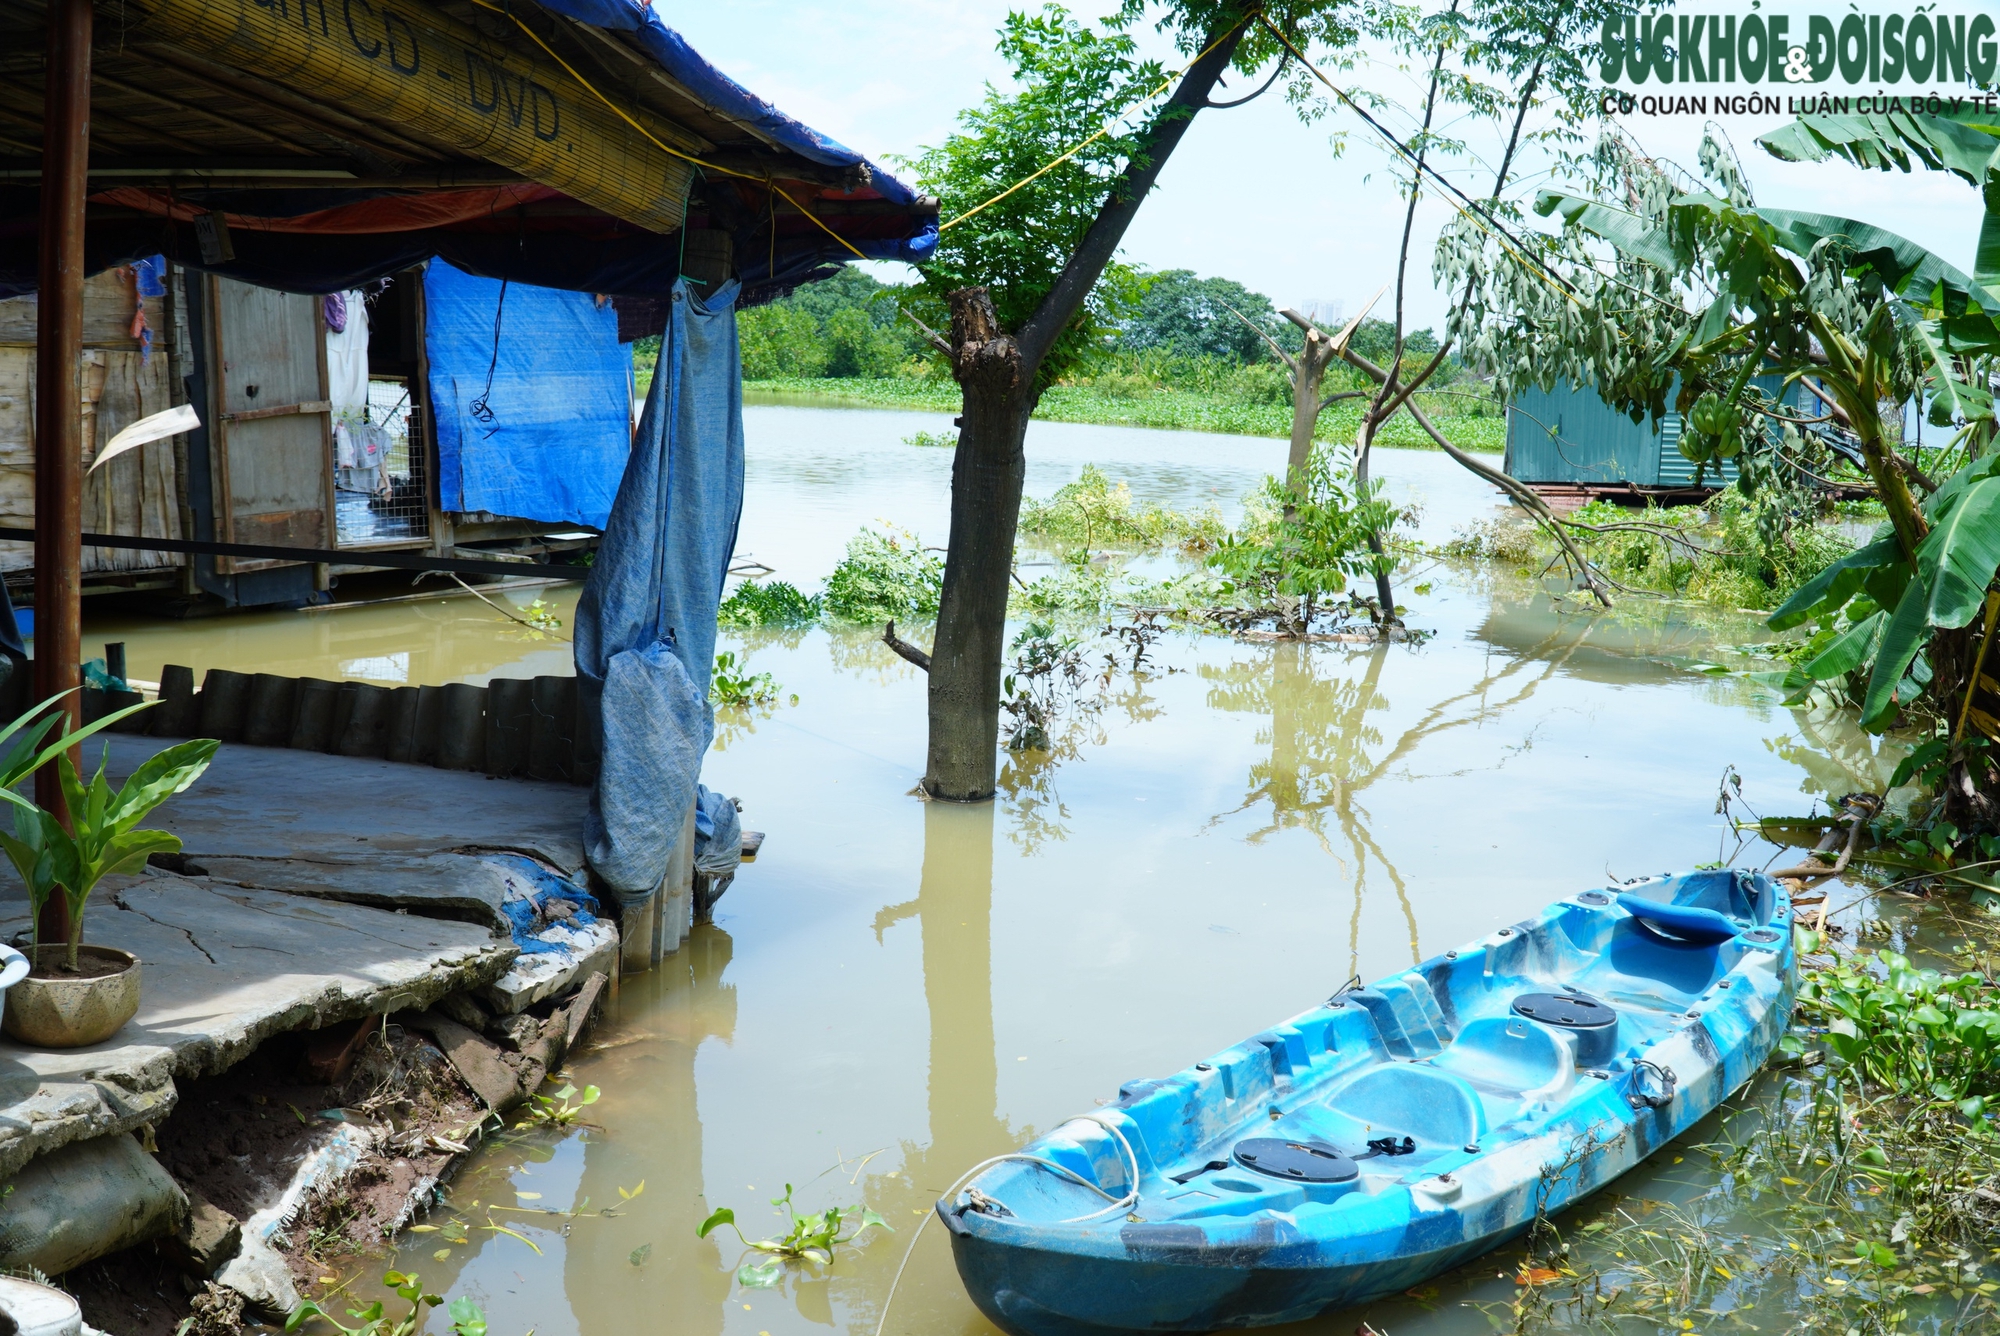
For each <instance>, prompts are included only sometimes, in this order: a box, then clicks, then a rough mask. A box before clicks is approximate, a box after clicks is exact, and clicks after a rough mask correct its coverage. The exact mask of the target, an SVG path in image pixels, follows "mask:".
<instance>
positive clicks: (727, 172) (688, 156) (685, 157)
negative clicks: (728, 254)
mask: <svg viewBox="0 0 2000 1336" xmlns="http://www.w3.org/2000/svg"><path fill="white" fill-rule="evenodd" d="M472 3H473V4H475V5H477V6H478V7H479V8H481V9H485V10H490V11H491V12H493V13H495V14H499V15H502V16H504V17H506V18H508V19H511V20H513V23H514V26H515V27H517V28H519V29H520V30H521V31H522V32H524V33H526V34H528V38H529V40H531V41H532V42H534V44H535V45H536V46H539V47H540V48H542V50H544V51H546V52H548V54H549V59H550V60H553V61H554V62H555V63H556V64H558V65H560V66H562V67H563V69H564V70H565V71H566V72H567V73H568V74H569V77H570V78H572V79H574V80H576V81H577V82H578V83H580V84H582V85H583V86H584V87H585V88H587V89H589V90H590V93H591V96H593V97H595V98H596V99H597V100H598V101H599V102H602V103H603V104H604V105H605V106H607V107H609V108H611V110H612V111H613V112H614V113H616V115H617V116H618V118H619V119H620V120H622V121H624V122H625V123H626V124H627V125H629V126H631V127H632V128H633V129H634V130H637V131H638V132H639V133H640V134H642V135H644V136H645V137H646V139H647V141H648V142H650V143H651V144H652V145H653V146H654V147H655V148H657V149H659V150H661V151H662V152H665V153H670V154H672V155H673V156H674V157H676V158H679V159H681V160H682V161H684V162H691V163H693V164H694V165H695V166H697V167H700V168H703V169H704V170H707V171H711V172H721V173H722V174H723V175H724V176H733V177H735V178H737V179H738V180H740V181H754V182H756V183H757V184H759V185H761V186H763V187H764V188H765V189H766V190H769V191H771V192H772V193H773V194H775V195H778V196H779V197H780V198H782V199H783V200H784V201H785V203H787V204H789V205H791V206H792V207H793V208H794V209H797V210H798V211H799V212H800V213H802V214H804V215H805V216H806V218H807V219H808V220H810V221H811V223H812V224H813V226H814V227H817V228H818V229H819V230H820V231H822V232H824V233H826V234H827V235H828V236H830V237H832V238H833V239H834V240H835V241H838V242H839V243H840V244H841V245H843V246H845V247H847V249H848V250H850V251H853V252H854V258H855V259H857V260H865V259H867V258H868V257H867V256H866V255H863V254H862V253H861V252H860V251H859V250H857V249H855V245H854V243H853V242H851V241H849V240H848V239H847V238H846V237H844V236H842V235H840V233H838V232H836V231H834V230H833V229H832V228H830V227H828V226H827V225H826V224H825V223H823V222H821V221H820V220H819V217H818V215H816V214H814V213H813V212H812V210H810V209H808V208H806V206H805V205H803V204H801V203H799V202H798V201H797V200H795V199H793V198H792V197H791V196H790V195H788V194H786V193H785V191H784V190H783V189H781V188H780V187H779V186H778V184H777V183H776V182H775V181H773V180H771V178H770V177H768V176H755V175H752V174H751V173H749V172H739V171H735V170H732V169H731V168H728V167H722V166H719V165H717V164H715V163H712V162H704V161H703V160H702V159H700V158H697V157H695V156H694V155H693V154H692V153H683V152H682V151H681V150H679V149H677V148H675V147H673V146H672V145H670V144H663V143H661V142H660V140H659V138H658V136H656V135H654V134H653V132H652V131H651V130H648V129H647V128H646V127H645V126H643V125H641V124H639V122H637V121H635V120H633V119H632V117H631V116H630V115H628V114H627V113H626V111H625V109H624V108H623V107H621V106H619V105H618V104H617V103H616V102H613V101H612V100H611V99H610V98H608V97H606V96H605V95H604V94H603V93H600V92H598V90H597V85H596V84H593V83H592V82H591V81H590V80H588V79H586V78H584V77H583V76H582V75H581V74H578V73H577V72H576V69H575V68H574V67H573V66H572V65H571V64H570V63H569V62H568V61H566V60H564V59H563V58H562V57H561V56H559V55H557V54H556V52H555V48H554V47H552V46H550V45H549V44H548V43H547V42H544V41H543V40H542V38H541V34H539V33H537V32H536V31H535V30H534V29H533V28H530V27H529V26H528V25H527V24H526V23H523V22H522V21H521V18H520V16H519V15H517V14H515V13H513V12H511V11H509V10H505V9H502V8H501V7H500V6H498V5H495V4H490V3H488V0H472ZM686 226H687V225H686V223H685V222H683V223H682V229H683V230H685V229H686ZM774 244H775V243H774Z"/></svg>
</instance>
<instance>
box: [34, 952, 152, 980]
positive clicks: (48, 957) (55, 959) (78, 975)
mask: <svg viewBox="0 0 2000 1336" xmlns="http://www.w3.org/2000/svg"><path fill="white" fill-rule="evenodd" d="M101 951H102V948H99V947H94V946H84V947H79V948H78V949H77V953H76V968H75V969H71V968H70V965H69V948H68V947H66V946H61V945H56V944H51V945H48V946H44V947H41V948H40V949H39V950H37V951H36V953H35V954H34V956H33V957H32V959H33V961H34V968H32V969H30V970H29V971H28V977H29V978H30V979H54V980H59V981H60V980H70V981H74V980H79V979H108V978H110V977H111V976H112V975H114V974H123V973H124V972H125V971H126V970H129V969H131V968H132V962H131V961H130V960H129V959H126V958H125V957H123V956H120V955H111V954H108V953H104V954H100V952H101Z"/></svg>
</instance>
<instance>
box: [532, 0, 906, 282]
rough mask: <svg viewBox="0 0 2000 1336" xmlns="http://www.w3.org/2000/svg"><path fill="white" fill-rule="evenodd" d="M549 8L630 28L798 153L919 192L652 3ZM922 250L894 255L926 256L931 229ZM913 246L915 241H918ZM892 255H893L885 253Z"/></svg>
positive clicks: (706, 98) (683, 80) (712, 97)
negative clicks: (716, 54)
mask: <svg viewBox="0 0 2000 1336" xmlns="http://www.w3.org/2000/svg"><path fill="white" fill-rule="evenodd" d="M542 4H543V7H544V8H547V9H552V10H554V11H555V12H556V13H558V14H567V15H568V16H569V17H570V18H573V19H575V20H577V21H578V22H579V23H588V24H590V25H591V26H592V27H594V28H609V29H612V30H613V31H616V32H629V33H631V34H632V35H633V36H634V37H635V38H637V40H638V43H639V47H640V49H641V50H643V51H644V52H645V53H646V54H647V55H649V56H651V57H652V58H653V59H654V60H657V61H658V62H660V67H661V68H662V69H664V70H665V71H666V72H667V73H668V74H669V75H671V76H673V79H674V81H675V82H676V83H678V84H679V85H680V86H681V87H682V88H683V89H685V90H687V92H688V93H689V94H691V95H692V96H693V97H694V99H695V100H696V101H697V102H699V103H701V105H702V106H703V107H704V108H705V109H706V110H707V111H708V112H709V113H710V114H711V115H715V116H718V117H720V118H721V119H723V120H725V121H729V122H732V123H734V124H737V125H742V126H746V127H751V128H753V129H754V130H755V132H756V133H757V135H758V137H759V138H762V139H765V140H768V141H769V142H771V143H774V144H778V145H781V146H783V147H785V148H788V149H790V150H792V152H794V153H797V154H798V155H799V156H801V157H804V158H810V159H812V160H813V161H814V162H823V163H825V164H827V165H828V166H830V167H856V166H865V167H867V168H868V170H869V172H870V174H871V176H872V178H873V179H872V181H871V184H872V185H873V186H874V187H875V189H876V190H878V191H880V192H881V194H882V197H883V198H884V199H886V200H888V201H890V202H891V203H894V204H908V203H909V202H910V201H911V200H913V199H915V198H916V192H915V191H913V190H911V189H910V188H909V187H908V186H906V185H904V184H903V183H902V182H901V181H898V180H897V179H896V178H895V177H893V176H891V175H889V173H887V172H885V171H883V170H882V169H881V168H880V167H878V166H876V165H875V164H874V163H872V162H869V161H868V159H866V158H864V157H863V156H862V155H861V154H859V153H856V152H855V151H854V150H853V149H851V148H849V147H847V145H845V144H843V143H841V142H840V141H839V140H837V139H832V138H829V137H828V136H826V135H823V134H821V133H820V132H819V131H817V130H815V129H813V128H812V127H811V126H809V125H806V124H804V123H803V122H800V121H798V120H795V119H793V118H792V117H790V116H787V115H786V114H785V113H784V112H782V111H779V110H778V109H777V108H776V107H774V106H772V105H771V104H770V103H769V102H766V101H765V100H764V99H763V98H761V97H758V96H757V95H756V94H755V93H753V92H751V91H750V90H749V89H747V88H745V87H744V86H743V85H742V84H740V83H737V82H736V81H735V80H734V79H732V78H730V77H729V76H728V75H726V74H724V73H723V72H722V71H721V70H719V69H717V68H716V67H715V66H713V65H711V64H709V63H708V60H707V59H706V58H705V57H703V55H702V54H701V53H700V52H699V51H696V50H695V49H694V48H693V47H691V46H689V45H688V44H687V39H686V38H685V37H682V36H681V35H680V34H679V33H677V32H675V31H674V30H673V29H672V28H669V27H668V26H667V25H666V24H664V23H662V22H660V16H659V15H658V14H657V13H656V12H654V10H653V7H652V5H651V4H649V3H640V0H542ZM919 244H920V245H921V249H922V254H912V255H903V256H895V257H893V258H896V259H910V260H924V259H928V258H930V252H931V251H932V250H934V249H936V247H937V232H936V230H935V229H932V230H931V231H930V233H929V236H928V238H927V242H925V243H919ZM913 249H914V247H913ZM884 258H889V257H884Z"/></svg>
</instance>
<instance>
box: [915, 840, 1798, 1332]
mask: <svg viewBox="0 0 2000 1336" xmlns="http://www.w3.org/2000/svg"><path fill="white" fill-rule="evenodd" d="M1790 917H1791V915H1790V904H1789V902H1788V900H1787V898H1786V896H1785V893H1784V891H1783V890H1782V889H1781V888H1780V887H1779V886H1778V884H1777V883H1775V882H1773V881H1771V880H1770V879H1769V878H1767V877H1763V876H1761V875H1758V874H1754V873H1746V872H1740V871H1733V870H1727V869H1725V870H1721V871H1712V872H1691V873H1686V874H1683V875H1678V876H1664V877H1658V878H1654V879H1652V880H1649V881H1643V882H1638V883H1634V884H1630V885H1626V886H1621V887H1614V888H1608V889H1605V890H1594V891H1584V892H1583V893H1581V894H1579V895H1575V896H1572V897H1570V898H1569V899H1566V900H1561V901H1558V902H1557V903H1555V904H1553V905H1550V906H1549V907H1548V908H1547V909H1545V910H1544V911H1543V912H1542V913H1541V915H1540V916H1539V917H1537V918H1533V919H1530V920H1528V921H1526V922H1524V923H1518V924H1515V925H1514V926H1513V927H1509V928H1501V929H1499V930H1498V931H1496V932H1493V933H1491V934H1490V935H1488V936H1487V937H1485V938H1483V939H1481V940H1479V941H1476V942H1473V943H1470V944H1469V945H1467V946H1464V947H1461V948H1460V949H1459V950H1456V951H1447V952H1445V953H1444V954H1443V955H1442V956H1437V957H1434V958H1432V959H1430V960H1427V961H1425V962H1424V963H1423V964H1421V965H1418V966H1416V967H1415V968H1413V969H1410V970H1406V971H1403V972H1400V973H1398V974H1395V975H1393V976H1391V977H1389V978H1386V979H1383V980H1381V981H1380V982H1378V983H1376V984H1374V985H1373V986H1372V987H1367V988H1359V989H1355V990H1353V991H1343V992H1341V993H1339V994H1336V995H1335V996H1334V997H1332V998H1330V999H1329V1000H1328V1001H1327V1002H1326V1003H1325V1004H1324V1005H1323V1006H1319V1007H1315V1008H1313V1009H1312V1010H1311V1011H1308V1012H1305V1013H1304V1014H1302V1015H1299V1016H1295V1017H1293V1018H1292V1019H1291V1020H1289V1021H1286V1022H1285V1023H1283V1024H1282V1025H1277V1026H1273V1027H1272V1028H1271V1029H1269V1030H1266V1031H1264V1032H1263V1033H1262V1034H1258V1035H1255V1036H1252V1037H1251V1038H1250V1039H1248V1040H1245V1041H1244V1042H1243V1043H1240V1044H1237V1045H1236V1046H1235V1047H1233V1048H1229V1049H1225V1050H1224V1051H1222V1052H1221V1053H1218V1054H1216V1055H1215V1056H1214V1057H1212V1058H1210V1059H1208V1061H1206V1062H1198V1063H1196V1064H1194V1065H1193V1066H1192V1067H1189V1068H1187V1069H1186V1070H1184V1071H1181V1072H1178V1073H1176V1074H1175V1075H1173V1076H1169V1077H1166V1078H1164V1079H1161V1080H1147V1081H1134V1082H1131V1083H1129V1084H1127V1085H1126V1086H1124V1087H1123V1088H1122V1089H1121V1090H1120V1091H1119V1098H1118V1100H1117V1102H1116V1103H1115V1104H1113V1105H1112V1106H1110V1107H1108V1108H1106V1109H1103V1110H1100V1111H1097V1112H1093V1113H1089V1114H1085V1115H1082V1116H1081V1117H1079V1118H1075V1119H1071V1120H1070V1121H1069V1122H1067V1123H1064V1124H1062V1125H1061V1126H1059V1127H1057V1128H1056V1129H1055V1130H1054V1131H1053V1132H1051V1133H1050V1134H1049V1135H1047V1136H1045V1137H1042V1138H1040V1139H1039V1140H1037V1141H1034V1142H1032V1143H1030V1144H1029V1145H1027V1146H1026V1147H1023V1148H1022V1150H1021V1151H1020V1152H1019V1153H1017V1154H1014V1155H1009V1156H1003V1157H1001V1158H1000V1159H999V1160H996V1161H992V1162H989V1164H988V1165H986V1166H985V1167H983V1168H982V1169H981V1170H980V1171H979V1172H978V1173H977V1174H976V1175H975V1176H974V1177H973V1178H972V1179H971V1180H970V1181H969V1182H968V1183H966V1184H965V1186H964V1187H963V1188H961V1189H960V1190H958V1191H956V1192H954V1193H953V1194H952V1195H951V1196H949V1197H946V1198H944V1199H942V1200H940V1201H939V1202H938V1204H937V1212H938V1215H939V1217H940V1218H941V1219H942V1220H943V1222H944V1224H945V1226H946V1228H948V1229H949V1230H950V1231H951V1236H952V1253H953V1256H954V1258H955V1260H956V1261H957V1263H958V1273H959V1276H960V1277H961V1278H962V1279H963V1281H964V1282H965V1287H966V1289H967V1290H968V1291H969V1292H970V1293H971V1295H972V1299H973V1302H975V1303H977V1304H978V1305H979V1308H980V1310H981V1311H982V1312H984V1313H985V1314H986V1316H987V1317H989V1318H991V1319H992V1320H993V1321H994V1322H995V1323H996V1324H997V1325H999V1326H1000V1327H1001V1328H1003V1329H1004V1330H1006V1331H1008V1332H1012V1333H1015V1334H1016V1336H1097V1334H1099V1333H1110V1332H1133V1331H1211V1330H1214V1329H1216V1328H1235V1327H1256V1326H1265V1325H1270V1324H1274V1323H1281V1322H1299V1321H1303V1320H1305V1319H1308V1318H1312V1317H1315V1316H1318V1315H1319V1314H1322V1313H1325V1312H1328V1311H1330V1310H1336V1309H1340V1308H1344V1307H1348V1306H1350V1305H1354V1304H1360V1303H1366V1302H1368V1301H1369V1300H1371V1299H1376V1298H1380V1297H1381V1296H1383V1295H1387V1294H1394V1293H1396V1292H1398V1291H1401V1290H1406V1289H1408V1288H1409V1287H1411V1286H1412V1285H1415V1284H1417V1283H1419V1282H1420V1281H1423V1280H1424V1279H1426V1278H1427V1277H1430V1276H1433V1275H1436V1274H1437V1273H1438V1272H1440V1271H1444V1270H1446V1269H1448V1268H1450V1267H1453V1266H1457V1265H1458V1264H1459V1263H1461V1262H1465V1261H1468V1260H1470V1259H1471V1258H1474V1257H1477V1256H1478V1255H1479V1254H1481V1253H1483V1252H1486V1251H1487V1250H1489V1249H1491V1248H1494V1247H1496V1246H1498V1245H1499V1244H1501V1243H1504V1242H1506V1241H1507V1240H1508V1239H1509V1238H1512V1237H1514V1236H1516V1235H1518V1234H1520V1233H1522V1232H1523V1231H1524V1230H1525V1229H1526V1228H1527V1227H1528V1225H1529V1224H1530V1223H1531V1222H1532V1221H1533V1219H1534V1217H1535V1214H1536V1212H1537V1211H1538V1210H1545V1211H1548V1212H1554V1211H1556V1210H1559V1209H1560V1208H1562V1207H1563V1206H1565V1205H1567V1204H1569V1203H1571V1202H1574V1201H1576V1200H1578V1199H1579V1198H1581V1197H1583V1196H1586V1195H1588V1194H1589V1193H1591V1192H1593V1191H1595V1190H1596V1189H1598V1188H1600V1187H1602V1186H1604V1185H1605V1184H1606V1183H1609V1182H1610V1181H1611V1180H1612V1179H1614V1178H1616V1177H1618V1175H1620V1174H1622V1173H1624V1172H1625V1171H1626V1170H1628V1169H1630V1168H1632V1167H1633V1166H1634V1165H1636V1164H1637V1163H1638V1162H1639V1161H1640V1160H1641V1159H1643V1158H1644V1157H1645V1156H1647V1155H1648V1154H1650V1153H1651V1152H1653V1151H1654V1150H1656V1149H1658V1148H1659V1147H1660V1146H1661V1145H1663V1144H1664V1143H1665V1142H1667V1141H1669V1140H1671V1139H1672V1138H1673V1137H1675V1136H1677V1135H1679V1134H1680V1133H1681V1132H1683V1131H1685V1130H1686V1129H1687V1128H1688V1127H1689V1126H1690V1125H1691V1124H1693V1123H1694V1122H1695V1121H1696V1120H1698V1119H1699V1118H1701V1117H1702V1116H1703V1115H1705V1114H1707V1113H1708V1112H1710V1111H1711V1110H1713V1109H1714V1108H1715V1107H1716V1106H1717V1105H1718V1104H1720V1103H1721V1102H1722V1100H1723V1099H1724V1098H1726V1097H1727V1096H1728V1095H1729V1094H1730V1093H1732V1092H1733V1091H1735V1090H1737V1089H1738V1088H1739V1087H1741V1086H1742V1085H1743V1084H1744V1083H1745V1082H1746V1081H1748V1080H1749V1079H1750V1078H1751V1076H1753V1075H1755V1074H1756V1072H1757V1070H1758V1068H1760V1067H1761V1066H1762V1065H1763V1064H1764V1061H1765V1060H1766V1059H1767V1058H1768V1057H1769V1056H1770V1053H1771V1050H1772V1049H1773V1047H1775V1046H1776V1044H1777V1042H1778V1038H1779V1036H1780V1035H1781V1034H1783V1032H1784V1029H1785V1026H1786V1024H1787V1023H1788V1020H1789V1017H1790V1013H1791V1009H1792V1000H1793V993H1794V982H1793V978H1792V934H1791V930H1790Z"/></svg>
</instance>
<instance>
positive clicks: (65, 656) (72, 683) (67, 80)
mask: <svg viewBox="0 0 2000 1336" xmlns="http://www.w3.org/2000/svg"><path fill="white" fill-rule="evenodd" d="M91 19H92V14H91V0H49V47H48V51H49V54H48V70H47V81H46V83H45V84H44V85H43V94H42V218H41V254H40V256H39V257H38V258H39V260H40V262H41V274H40V282H39V285H38V286H39V297H38V300H37V317H38V318H37V322H36V329H35V391H36V393H35V409H36V411H35V696H36V698H37V699H46V698H47V697H49V696H53V695H55V694H56V693H57V692H59V691H67V692H69V693H70V694H69V695H68V696H65V697H64V698H63V703H62V705H61V706H60V708H61V709H62V710H63V711H64V712H66V713H67V714H68V716H69V719H68V723H69V726H70V727H72V728H73V727H75V726H77V725H78V724H80V723H81V722H82V717H83V716H82V703H81V701H80V700H79V699H78V693H77V692H76V687H77V686H78V683H79V678H78V671H79V670H78V664H79V661H80V659H81V657H82V655H81V650H82V645H83V627H82V624H81V623H82V616H83V383H82V364H83V268H84V254H83V200H84V193H85V181H86V173H87V170H88V168H89V165H90V35H91ZM35 801H36V802H38V803H40V804H41V805H42V806H44V807H46V808H49V809H50V810H51V811H54V812H56V813H58V814H59V815H62V816H64V817H65V819H66V818H67V815H68V814H67V812H66V811H65V809H64V807H63V802H62V786H61V783H60V781H59V780H58V777H57V775H56V773H55V768H54V767H53V766H44V767H43V768H42V769H41V770H40V771H39V772H37V773H36V775H35ZM38 927H39V929H40V934H41V940H42V941H44V942H60V941H63V940H64V939H66V938H67V937H68V936H69V927H70V925H69V907H68V905H66V904H65V903H64V902H63V899H62V897H61V896H60V895H58V896H56V897H55V898H54V899H53V900H51V901H50V903H49V905H48V906H47V908H45V909H44V910H43V911H42V915H41V919H40V922H39V924H38Z"/></svg>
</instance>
